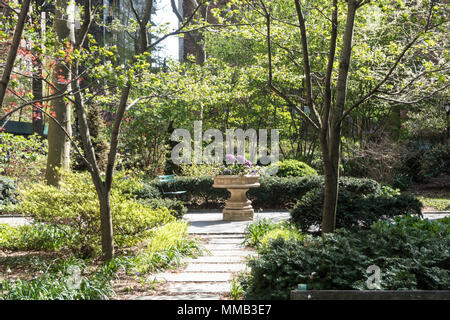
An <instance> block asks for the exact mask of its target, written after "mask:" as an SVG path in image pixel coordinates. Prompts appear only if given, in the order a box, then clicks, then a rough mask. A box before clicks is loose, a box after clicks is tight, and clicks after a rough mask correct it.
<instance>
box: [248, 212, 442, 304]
mask: <svg viewBox="0 0 450 320" xmlns="http://www.w3.org/2000/svg"><path fill="white" fill-rule="evenodd" d="M449 247H450V218H444V219H441V220H439V221H430V220H426V219H425V220H420V218H418V217H413V216H407V217H397V218H395V221H394V222H393V223H392V222H388V221H380V222H377V223H375V224H374V225H372V227H371V228H370V229H367V230H359V231H358V232H351V231H349V230H346V229H340V230H338V231H337V232H336V233H333V234H327V235H326V236H325V237H324V238H322V237H312V236H305V237H303V238H301V239H296V238H292V237H291V238H289V239H287V240H286V239H283V238H277V239H274V240H272V241H270V243H269V246H268V247H267V248H266V249H265V250H263V251H261V252H260V254H259V256H258V258H256V259H253V260H251V261H250V263H249V266H250V267H251V273H250V275H249V276H248V277H244V278H242V279H241V285H242V287H243V289H244V292H245V298H246V299H288V298H289V295H290V291H291V290H293V289H295V288H296V287H297V285H298V284H299V283H304V284H306V285H307V289H310V290H367V289H368V288H367V287H366V280H367V277H368V274H367V273H366V270H367V268H368V267H369V266H370V265H373V264H375V265H377V266H378V267H380V269H381V289H383V290H448V288H449V287H450V270H449V263H450V251H449V250H448V248H449Z"/></svg>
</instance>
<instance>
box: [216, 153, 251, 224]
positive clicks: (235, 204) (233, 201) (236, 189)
mask: <svg viewBox="0 0 450 320" xmlns="http://www.w3.org/2000/svg"><path fill="white" fill-rule="evenodd" d="M225 157H226V160H227V161H226V163H227V164H226V165H223V166H221V167H220V170H219V172H218V175H217V176H215V177H214V184H213V188H226V189H227V190H228V191H229V192H230V194H231V196H230V198H229V199H228V200H227V201H225V208H223V210H222V213H223V220H226V221H246V220H253V213H254V210H253V207H252V202H251V201H250V200H248V199H247V196H246V193H247V191H248V190H249V189H250V188H258V187H259V183H258V180H259V171H260V170H259V169H260V168H259V167H258V166H254V165H253V163H252V162H251V161H249V160H247V159H245V158H244V157H243V156H237V157H234V155H232V154H227V155H226V156H225Z"/></svg>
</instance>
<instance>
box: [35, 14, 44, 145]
mask: <svg viewBox="0 0 450 320" xmlns="http://www.w3.org/2000/svg"><path fill="white" fill-rule="evenodd" d="M36 15H37V16H38V17H37V21H36V22H37V24H38V25H39V26H40V27H39V28H38V33H39V36H40V37H41V38H42V35H43V33H44V30H43V28H42V26H43V25H44V26H45V16H43V15H45V13H42V12H40V11H37V12H36ZM34 55H35V58H36V59H35V62H34V65H35V69H34V70H33V81H32V90H33V97H34V100H41V101H40V104H41V107H42V97H43V96H44V91H43V89H44V87H43V81H42V78H41V76H42V61H41V54H40V53H39V52H34ZM32 123H33V133H37V134H38V135H40V136H41V137H42V136H44V114H43V113H42V111H40V110H39V109H38V108H35V107H33V120H32Z"/></svg>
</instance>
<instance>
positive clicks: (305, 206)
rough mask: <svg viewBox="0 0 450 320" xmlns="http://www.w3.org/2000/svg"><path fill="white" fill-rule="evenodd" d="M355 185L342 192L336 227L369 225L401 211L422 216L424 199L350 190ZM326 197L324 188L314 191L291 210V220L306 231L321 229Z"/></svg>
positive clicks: (378, 191)
mask: <svg viewBox="0 0 450 320" xmlns="http://www.w3.org/2000/svg"><path fill="white" fill-rule="evenodd" d="M353 187H354V186H352V187H350V188H347V189H344V190H340V192H339V196H338V206H337V213H336V228H346V229H361V228H363V229H364V228H365V229H367V228H369V227H370V226H371V225H372V224H373V223H374V222H377V221H379V220H387V219H390V218H393V217H395V216H399V215H408V214H416V215H418V216H422V213H421V211H422V203H421V202H420V201H419V200H417V199H416V198H414V197H412V196H410V195H405V194H380V193H381V191H380V190H375V192H370V193H366V192H361V190H359V192H354V191H350V190H352V189H353V190H355V189H354V188H353ZM323 197H324V192H323V189H316V190H313V191H310V192H308V193H307V194H306V195H305V196H304V197H303V198H302V199H301V200H300V201H299V202H298V203H297V204H296V205H295V206H294V208H293V209H292V210H291V221H292V222H294V223H295V224H296V225H297V227H298V228H299V229H300V230H302V231H303V232H307V231H308V230H310V228H311V227H314V228H316V229H317V231H320V226H321V223H322V208H323Z"/></svg>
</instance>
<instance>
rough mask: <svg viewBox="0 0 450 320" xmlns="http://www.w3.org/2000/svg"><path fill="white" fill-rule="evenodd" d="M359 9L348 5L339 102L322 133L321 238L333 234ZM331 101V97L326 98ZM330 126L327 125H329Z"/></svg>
mask: <svg viewBox="0 0 450 320" xmlns="http://www.w3.org/2000/svg"><path fill="white" fill-rule="evenodd" d="M357 8H358V5H357V2H356V0H349V1H348V10H347V22H346V25H345V31H344V39H343V42H344V43H343V48H342V52H341V57H340V61H339V75H338V81H337V87H336V102H335V104H334V108H332V109H331V110H332V111H331V114H330V121H329V122H330V126H329V127H328V128H326V127H325V126H327V125H328V123H324V124H323V128H322V131H321V144H322V153H323V158H324V174H325V191H324V203H323V213H322V234H325V233H328V232H334V230H335V227H336V211H337V200H338V192H339V159H340V152H341V148H340V144H341V128H342V122H341V118H342V115H343V113H344V108H345V101H346V95H347V79H348V71H349V68H350V58H351V53H352V40H353V28H354V22H355V16H356V10H357ZM327 99H329V97H327ZM327 122H328V121H327Z"/></svg>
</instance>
